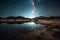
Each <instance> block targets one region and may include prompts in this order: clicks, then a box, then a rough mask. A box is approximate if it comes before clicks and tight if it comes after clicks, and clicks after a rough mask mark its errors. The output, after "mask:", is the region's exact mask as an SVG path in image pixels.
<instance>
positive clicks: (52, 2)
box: [0, 0, 60, 18]
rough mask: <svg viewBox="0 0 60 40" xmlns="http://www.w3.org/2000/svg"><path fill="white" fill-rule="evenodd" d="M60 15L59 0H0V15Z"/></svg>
mask: <svg viewBox="0 0 60 40" xmlns="http://www.w3.org/2000/svg"><path fill="white" fill-rule="evenodd" d="M8 16H23V17H27V18H34V17H37V16H60V1H59V0H0V17H8Z"/></svg>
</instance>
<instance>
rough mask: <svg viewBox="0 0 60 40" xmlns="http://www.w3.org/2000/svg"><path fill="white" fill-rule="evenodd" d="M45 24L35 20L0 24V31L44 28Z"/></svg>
mask: <svg viewBox="0 0 60 40" xmlns="http://www.w3.org/2000/svg"><path fill="white" fill-rule="evenodd" d="M44 26H45V25H42V24H35V23H34V22H26V23H23V24H6V23H2V24H0V31H17V30H19V31H23V30H33V29H36V28H43V27H44Z"/></svg>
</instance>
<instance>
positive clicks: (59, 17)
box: [34, 16, 60, 19]
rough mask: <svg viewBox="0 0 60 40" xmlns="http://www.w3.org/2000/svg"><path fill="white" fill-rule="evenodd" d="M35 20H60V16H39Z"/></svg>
mask: <svg viewBox="0 0 60 40" xmlns="http://www.w3.org/2000/svg"><path fill="white" fill-rule="evenodd" d="M34 19H60V16H50V17H45V16H39V17H35V18H34Z"/></svg>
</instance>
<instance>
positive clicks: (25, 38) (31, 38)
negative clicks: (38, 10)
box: [0, 26, 60, 40]
mask: <svg viewBox="0 0 60 40" xmlns="http://www.w3.org/2000/svg"><path fill="white" fill-rule="evenodd" d="M0 40H60V26H45V28H42V29H35V30H31V31H26V30H25V31H19V30H17V31H12V30H10V31H9V30H5V31H2V30H0Z"/></svg>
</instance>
